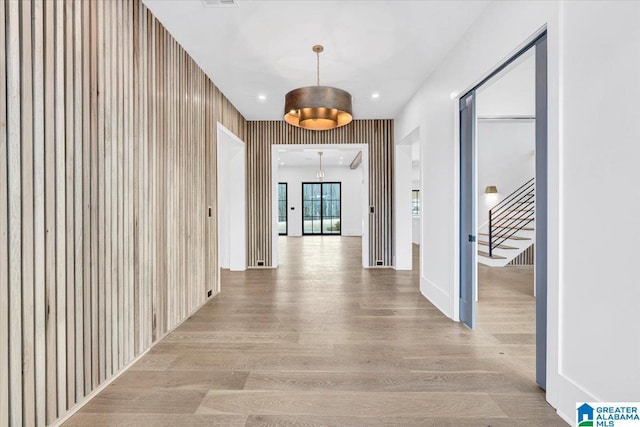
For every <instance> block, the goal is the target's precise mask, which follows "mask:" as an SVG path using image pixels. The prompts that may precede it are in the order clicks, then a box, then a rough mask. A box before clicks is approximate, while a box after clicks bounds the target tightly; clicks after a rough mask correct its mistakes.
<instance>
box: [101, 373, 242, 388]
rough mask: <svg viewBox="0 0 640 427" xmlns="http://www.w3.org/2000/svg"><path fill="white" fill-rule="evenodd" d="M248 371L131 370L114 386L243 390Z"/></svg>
mask: <svg viewBox="0 0 640 427" xmlns="http://www.w3.org/2000/svg"><path fill="white" fill-rule="evenodd" d="M248 376H249V373H248V372H243V371H129V372H126V373H125V374H123V375H122V376H121V377H119V378H118V379H117V380H116V381H115V382H114V383H113V384H112V386H113V387H128V388H140V389H146V388H148V389H190V390H242V388H243V387H244V385H245V383H246V381H247V377H248Z"/></svg>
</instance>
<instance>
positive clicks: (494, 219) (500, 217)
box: [491, 216, 535, 222]
mask: <svg viewBox="0 0 640 427" xmlns="http://www.w3.org/2000/svg"><path fill="white" fill-rule="evenodd" d="M504 219H509V220H515V221H529V222H531V221H533V220H534V219H535V218H533V217H530V216H496V217H492V218H491V220H492V221H502V220H504Z"/></svg>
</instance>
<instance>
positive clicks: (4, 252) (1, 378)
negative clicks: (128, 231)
mask: <svg viewBox="0 0 640 427" xmlns="http://www.w3.org/2000/svg"><path fill="white" fill-rule="evenodd" d="M0 21H2V22H5V23H6V22H7V21H6V17H5V5H4V4H3V5H2V7H0ZM0 81H2V82H6V81H7V51H6V39H5V31H4V30H3V31H0ZM7 160H8V157H7V85H6V84H2V85H0V283H9V251H8V249H9V244H8V240H7V237H8V230H9V225H8V215H7V214H8V205H7V200H8V199H7V198H8V181H9V179H8V178H9V177H8V170H7V167H8V165H7ZM0 348H3V349H4V348H7V349H8V348H9V287H8V286H0ZM0 425H9V353H8V352H7V351H0Z"/></svg>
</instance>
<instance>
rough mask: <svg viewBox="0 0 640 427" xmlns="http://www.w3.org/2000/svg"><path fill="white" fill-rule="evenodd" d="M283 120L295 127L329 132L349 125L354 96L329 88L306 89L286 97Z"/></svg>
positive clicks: (303, 88) (310, 87) (315, 87)
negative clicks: (352, 97)
mask: <svg viewBox="0 0 640 427" xmlns="http://www.w3.org/2000/svg"><path fill="white" fill-rule="evenodd" d="M284 113H285V114H284V119H285V121H286V122H287V123H289V124H290V125H293V126H298V127H301V128H305V129H311V130H326V129H333V128H336V127H340V126H344V125H346V124H349V123H350V122H351V120H352V116H351V95H350V94H349V93H348V92H346V91H344V90H342V89H337V88H334V87H329V86H307V87H301V88H298V89H294V90H292V91H291V92H289V93H287V95H286V96H285V105H284Z"/></svg>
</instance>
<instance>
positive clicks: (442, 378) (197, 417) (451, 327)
mask: <svg viewBox="0 0 640 427" xmlns="http://www.w3.org/2000/svg"><path fill="white" fill-rule="evenodd" d="M414 251H415V252H417V246H414ZM360 254H361V252H360V238H354V237H336V236H325V237H304V238H286V237H282V238H280V257H281V264H280V267H279V268H278V269H277V270H272V269H259V270H258V269H256V270H248V271H246V272H240V273H236V272H234V273H230V272H228V271H225V272H223V276H222V292H221V293H220V294H219V295H218V296H216V297H215V298H214V299H213V300H212V301H210V302H209V303H208V304H206V305H205V306H204V307H203V308H201V309H200V310H199V311H198V312H197V313H196V314H195V315H193V316H192V317H191V318H190V319H188V320H186V321H185V322H184V323H183V324H182V325H181V326H179V327H178V328H177V329H176V330H175V331H173V332H172V333H171V334H169V335H168V336H167V337H166V338H165V339H164V340H162V341H161V342H160V343H158V344H157V345H156V346H155V347H153V348H152V349H151V350H150V351H149V353H148V354H147V355H145V356H144V357H143V358H142V359H141V360H140V361H139V362H138V363H137V364H135V365H134V366H133V367H132V368H130V369H129V370H128V371H127V372H125V373H124V374H123V375H122V376H121V377H120V378H118V379H117V380H116V381H115V382H114V383H113V384H112V385H110V386H108V387H107V388H106V389H105V390H104V391H102V392H101V393H100V394H99V395H98V396H97V397H95V398H94V399H93V400H92V401H91V402H90V403H88V404H87V405H86V406H85V407H84V408H83V409H82V410H81V411H80V412H79V413H78V414H76V415H74V416H73V417H72V418H71V419H70V420H69V421H68V422H67V423H66V424H65V425H66V426H88V425H91V426H106V425H118V426H145V425H157V426H175V425H183V426H205V425H206V426H211V425H216V426H219V425H229V426H245V425H246V426H258V425H300V424H303V425H336V426H338V425H339V426H395V425H401V426H451V427H454V426H455V427H464V426H468V427H471V426H474V427H475V426H489V425H490V426H492V427H498V426H505V427H506V426H509V427H511V426H525V425H526V426H561V425H566V424H565V423H564V422H563V421H562V420H561V419H560V418H559V417H558V416H557V415H556V414H555V411H554V410H553V409H552V408H551V407H550V406H549V405H548V404H547V403H546V402H545V400H544V395H543V394H542V392H541V391H540V390H539V389H538V387H537V386H536V385H535V383H534V382H533V376H532V374H531V372H530V369H527V366H530V364H531V363H532V362H531V355H532V354H533V350H534V348H533V347H532V346H531V345H530V342H529V337H528V336H527V331H528V330H529V329H528V328H529V327H528V326H527V325H526V324H525V323H526V322H530V323H531V324H533V322H534V319H533V318H532V317H531V316H522V317H518V318H517V319H515V320H513V322H512V323H510V324H509V325H510V326H508V327H507V328H503V327H501V326H499V325H498V323H499V322H501V321H502V320H501V319H503V318H504V316H509V314H508V313H507V314H506V315H505V314H501V312H500V310H501V309H502V308H503V307H504V304H503V303H501V302H500V298H501V296H500V292H499V291H495V290H494V291H492V292H491V293H486V294H481V298H482V300H483V301H486V304H484V305H482V306H481V308H480V313H479V329H478V330H477V331H473V332H472V331H470V330H468V329H467V328H466V327H465V326H464V325H462V324H460V323H455V322H452V321H451V320H449V319H447V318H446V317H445V316H444V315H442V314H441V313H440V311H439V310H437V309H436V308H435V307H434V306H432V305H431V304H430V303H429V302H428V301H427V300H426V299H425V298H424V297H422V296H421V295H420V293H419V290H418V288H419V286H418V281H419V278H418V277H419V276H418V274H417V272H415V271H414V272H400V271H398V272H396V271H395V270H392V269H367V270H365V269H362V267H361V265H360ZM414 265H417V253H414ZM481 274H482V272H481ZM515 298H516V299H517V298H520V297H515ZM512 302H513V301H512ZM509 306H510V307H509ZM489 307H490V308H491V311H488V310H486V308H489ZM506 308H507V309H513V305H512V304H507V307H506ZM492 313H495V317H492ZM497 322H498V323H497ZM520 322H523V323H522V324H521V325H519V323H520ZM500 332H502V333H500ZM511 332H513V334H511Z"/></svg>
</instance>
